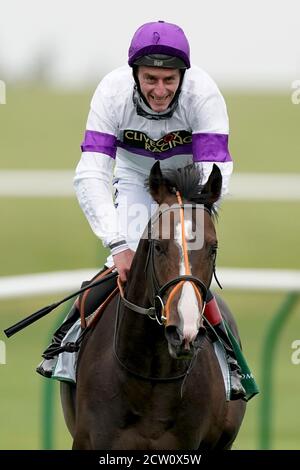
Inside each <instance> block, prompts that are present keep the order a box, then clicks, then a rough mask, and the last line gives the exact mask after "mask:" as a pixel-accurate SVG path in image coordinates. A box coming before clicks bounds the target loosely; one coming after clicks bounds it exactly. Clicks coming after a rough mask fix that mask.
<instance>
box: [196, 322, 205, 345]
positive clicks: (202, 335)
mask: <svg viewBox="0 0 300 470" xmlns="http://www.w3.org/2000/svg"><path fill="white" fill-rule="evenodd" d="M205 335H206V328H205V327H204V326H201V327H200V328H199V331H198V333H197V336H196V338H195V339H194V341H193V345H194V347H195V348H196V349H198V348H200V347H201V346H202V342H203V341H204V338H205Z"/></svg>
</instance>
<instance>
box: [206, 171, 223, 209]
mask: <svg viewBox="0 0 300 470" xmlns="http://www.w3.org/2000/svg"><path fill="white" fill-rule="evenodd" d="M221 191H222V173H221V170H220V168H219V167H218V165H216V164H215V163H214V165H213V168H212V170H211V173H210V175H209V178H208V180H207V182H206V183H205V185H204V186H203V188H202V191H201V194H206V195H207V204H208V205H210V206H212V205H213V204H214V203H215V202H217V201H218V200H219V199H220V196H221Z"/></svg>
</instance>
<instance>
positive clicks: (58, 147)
mask: <svg viewBox="0 0 300 470" xmlns="http://www.w3.org/2000/svg"><path fill="white" fill-rule="evenodd" d="M93 91H94V90H92V89H90V90H86V91H83V92H78V93H59V92H57V91H54V90H44V89H41V88H38V87H36V88H17V89H16V88H15V89H14V88H9V89H8V91H7V104H6V105H5V106H1V107H0V151H1V161H0V167H1V168H8V169H12V168H18V169H21V168H23V169H25V168H34V169H57V168H64V169H65V168H75V165H76V163H77V161H78V159H79V157H80V143H81V142H82V138H83V134H84V129H85V124H86V118H87V113H88V110H89V105H90V99H91V96H92V94H93ZM224 96H225V99H226V102H227V106H228V114H229V118H230V129H231V136H230V150H231V153H232V156H233V158H234V162H235V171H249V172H250V171H251V172H254V171H256V172H270V171H271V172H279V173H280V172H295V171H298V172H299V171H300V160H299V158H298V156H299V154H300V141H299V138H298V134H299V132H298V129H299V119H300V118H299V109H300V106H297V105H293V104H292V102H291V99H290V95H289V94H286V95H283V94H282V95H278V94H277V95H276V94H269V95H264V94H259V93H253V94H248V95H243V94H239V93H233V92H229V91H228V92H226V90H225V91H224Z"/></svg>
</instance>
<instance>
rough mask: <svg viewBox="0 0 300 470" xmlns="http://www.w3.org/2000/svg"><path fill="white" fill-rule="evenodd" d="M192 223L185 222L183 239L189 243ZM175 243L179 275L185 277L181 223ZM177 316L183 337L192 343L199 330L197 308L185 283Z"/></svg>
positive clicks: (189, 286)
mask: <svg viewBox="0 0 300 470" xmlns="http://www.w3.org/2000/svg"><path fill="white" fill-rule="evenodd" d="M193 237H194V236H193V231H192V222H191V221H190V220H187V221H185V239H186V241H187V242H188V241H191V240H192V239H193ZM175 241H176V243H177V245H178V246H179V249H180V265H179V275H180V276H184V275H185V266H184V256H183V244H182V236H181V223H178V224H177V225H176V229H175ZM177 309H178V315H179V317H180V320H181V324H182V332H183V336H184V338H185V339H186V340H188V341H193V339H194V338H195V337H196V335H197V333H198V329H199V316H200V312H199V306H198V301H197V297H196V293H195V291H194V288H193V286H192V284H191V283H190V282H185V283H184V284H183V288H182V291H181V296H180V299H179V302H178V308H177Z"/></svg>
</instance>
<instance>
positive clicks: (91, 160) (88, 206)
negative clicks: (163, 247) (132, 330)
mask: <svg viewBox="0 0 300 470" xmlns="http://www.w3.org/2000/svg"><path fill="white" fill-rule="evenodd" d="M128 64H129V67H128V66H124V67H120V68H118V69H116V70H114V71H113V72H111V73H109V74H108V75H106V76H105V77H104V78H103V80H102V81H101V82H100V84H99V86H98V88H97V89H96V92H95V94H94V96H93V99H92V102H91V108H90V113H89V116H88V120H87V130H86V133H85V138H84V141H83V144H82V156H81V159H80V162H79V164H78V166H77V169H76V175H75V179H74V185H75V189H76V194H77V197H78V200H79V203H80V206H81V208H82V210H83V211H84V213H85V216H86V218H87V220H88V222H89V224H90V226H91V228H92V230H93V232H94V233H95V234H96V236H97V237H99V238H100V239H101V240H102V242H103V244H104V246H106V247H109V248H110V252H111V255H110V256H109V258H108V260H107V263H106V266H108V267H110V266H113V265H115V267H116V269H117V271H118V273H119V276H120V279H121V281H123V282H125V281H126V278H127V274H128V272H129V269H130V266H131V262H132V259H133V256H134V251H135V250H136V247H137V244H138V242H139V239H140V237H141V235H142V233H143V230H144V228H145V226H146V223H147V221H148V219H149V217H150V215H151V213H152V210H153V207H154V204H153V200H152V198H151V196H150V194H149V193H148V192H147V190H146V188H145V184H144V183H145V179H146V178H147V177H148V176H149V173H150V169H151V167H152V166H153V164H154V163H155V161H156V160H159V161H160V164H161V169H162V171H163V170H164V168H175V169H177V168H180V167H184V166H186V165H189V164H190V163H193V162H196V164H197V165H199V166H200V168H201V172H202V174H203V181H202V183H204V182H205V181H206V179H207V178H208V175H209V174H210V172H211V169H212V166H213V164H214V163H216V164H217V165H218V166H219V168H220V170H221V172H222V177H223V186H222V195H224V194H225V193H226V192H227V189H228V183H229V179H230V176H231V173H232V160H231V157H230V154H229V151H228V132H229V127H228V116H227V110H226V105H225V102H224V99H223V96H222V95H221V93H220V91H219V89H218V87H217V85H216V84H215V82H214V81H213V80H212V79H211V78H210V77H209V75H208V74H207V73H206V72H204V71H203V70H202V69H200V68H198V67H196V66H191V64H190V50H189V43H188V40H187V38H186V36H185V34H184V32H183V31H182V29H181V28H180V27H178V26H176V25H174V24H170V23H166V22H164V21H158V22H153V23H147V24H144V25H142V26H141V27H140V28H139V29H138V30H137V31H136V33H135V34H134V36H133V39H132V41H131V45H130V48H129V55H128ZM111 182H113V186H114V192H115V198H113V194H112V190H111ZM154 208H155V207H154ZM129 228H131V229H130V230H129ZM101 289H103V287H101V288H98V292H97V289H95V288H94V289H92V291H93V294H92V295H94V298H95V299H96V298H97V296H98V302H100V301H101V300H103V299H100V298H101V292H100V293H99V291H101ZM102 293H103V291H102ZM95 305H97V304H96V303H95ZM91 311H92V310H91ZM91 311H90V312H88V313H91ZM205 316H206V318H207V319H208V320H209V321H210V323H212V324H213V325H214V328H215V330H216V332H217V334H218V336H219V337H220V338H221V339H222V342H223V345H224V346H225V350H226V352H227V358H228V364H229V368H230V371H231V383H232V394H231V398H232V399H237V398H244V395H245V391H244V388H243V386H242V384H241V380H240V379H241V375H240V369H239V366H238V364H237V361H236V358H235V355H234V352H233V349H232V345H231V343H230V341H229V339H228V336H227V333H226V329H225V327H224V325H223V322H222V318H221V314H220V311H219V308H218V305H217V302H216V300H215V298H214V297H213V295H212V294H211V292H209V296H208V298H207V305H206V308H205ZM77 318H78V308H77V303H75V304H74V307H73V309H72V310H71V312H70V314H69V316H68V319H67V320H66V321H65V323H64V324H63V325H62V326H61V327H60V328H59V329H58V330H57V331H56V332H55V334H54V338H53V341H52V343H51V345H50V346H49V347H48V348H47V350H46V351H45V352H44V354H43V357H44V358H45V360H44V361H43V362H42V363H41V364H40V366H39V367H38V369H37V371H38V372H39V373H41V374H42V375H44V376H47V377H49V376H51V372H52V369H53V366H54V364H55V362H56V358H55V349H56V348H57V346H58V345H59V344H60V342H61V340H62V337H63V336H64V334H65V333H66V331H67V330H68V329H69V327H70V326H71V325H72V324H73V323H74V321H75V320H76V319H77Z"/></svg>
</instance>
